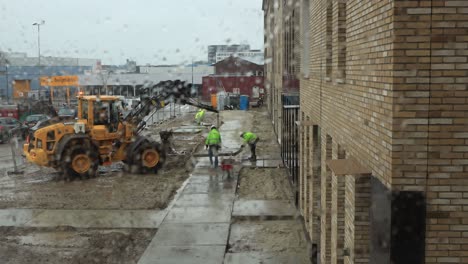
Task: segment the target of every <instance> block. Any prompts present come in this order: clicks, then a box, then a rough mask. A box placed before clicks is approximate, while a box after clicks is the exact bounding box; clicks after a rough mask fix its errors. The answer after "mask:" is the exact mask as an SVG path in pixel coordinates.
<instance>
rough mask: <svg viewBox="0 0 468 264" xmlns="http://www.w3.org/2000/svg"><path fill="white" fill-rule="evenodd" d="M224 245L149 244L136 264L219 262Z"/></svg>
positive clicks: (222, 257) (213, 263)
mask: <svg viewBox="0 0 468 264" xmlns="http://www.w3.org/2000/svg"><path fill="white" fill-rule="evenodd" d="M224 250H225V246H191V247H188V246H177V247H171V246H157V247H151V246H149V247H148V248H147V249H146V251H145V253H144V254H143V256H142V257H141V258H140V260H139V261H138V264H194V263H203V264H220V263H223V259H224Z"/></svg>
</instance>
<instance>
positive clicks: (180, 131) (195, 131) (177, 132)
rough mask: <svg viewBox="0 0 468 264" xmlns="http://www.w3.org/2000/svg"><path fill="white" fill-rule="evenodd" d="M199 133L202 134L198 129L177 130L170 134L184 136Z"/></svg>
mask: <svg viewBox="0 0 468 264" xmlns="http://www.w3.org/2000/svg"><path fill="white" fill-rule="evenodd" d="M200 132H202V129H200V128H177V129H174V130H172V133H175V134H186V133H189V134H197V133H200Z"/></svg>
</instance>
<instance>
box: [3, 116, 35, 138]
mask: <svg viewBox="0 0 468 264" xmlns="http://www.w3.org/2000/svg"><path fill="white" fill-rule="evenodd" d="M28 131H29V127H28V126H26V125H24V124H21V122H20V121H18V120H17V119H15V118H12V117H0V141H1V142H2V143H5V142H7V141H8V140H9V139H10V138H11V137H12V136H13V135H15V136H17V137H20V138H23V139H25V138H26V137H27V136H28Z"/></svg>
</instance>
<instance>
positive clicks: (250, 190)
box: [238, 168, 292, 200]
mask: <svg viewBox="0 0 468 264" xmlns="http://www.w3.org/2000/svg"><path fill="white" fill-rule="evenodd" d="M289 186H290V184H289V181H288V178H287V172H286V171H285V170H284V169H282V168H243V169H242V170H241V171H240V174H239V189H238V194H239V199H247V200H291V199H292V192H291V190H290V187H289Z"/></svg>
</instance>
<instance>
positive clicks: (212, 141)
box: [205, 125, 221, 168]
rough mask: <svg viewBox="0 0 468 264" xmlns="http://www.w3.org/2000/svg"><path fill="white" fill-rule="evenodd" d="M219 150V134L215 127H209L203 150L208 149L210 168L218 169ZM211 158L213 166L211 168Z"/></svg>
mask: <svg viewBox="0 0 468 264" xmlns="http://www.w3.org/2000/svg"><path fill="white" fill-rule="evenodd" d="M220 148H221V134H219V131H218V130H217V129H216V126H214V125H213V126H211V129H210V133H208V136H207V137H206V141H205V149H208V156H209V157H210V163H211V166H212V167H214V168H217V167H218V150H219V149H220ZM213 156H214V158H215V160H214V166H213Z"/></svg>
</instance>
